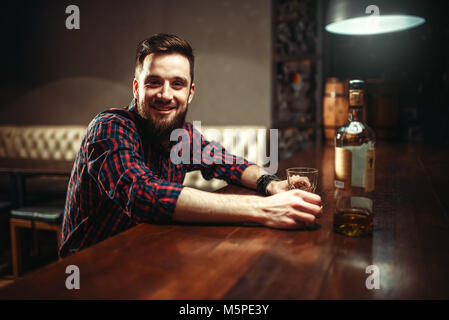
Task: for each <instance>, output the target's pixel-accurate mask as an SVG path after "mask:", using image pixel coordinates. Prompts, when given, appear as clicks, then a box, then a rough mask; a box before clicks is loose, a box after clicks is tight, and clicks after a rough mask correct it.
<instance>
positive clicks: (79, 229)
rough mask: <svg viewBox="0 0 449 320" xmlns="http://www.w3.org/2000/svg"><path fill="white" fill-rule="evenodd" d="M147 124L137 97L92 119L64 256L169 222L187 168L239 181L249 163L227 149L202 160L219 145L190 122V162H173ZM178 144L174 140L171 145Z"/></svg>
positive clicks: (75, 180)
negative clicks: (152, 140) (155, 146)
mask: <svg viewBox="0 0 449 320" xmlns="http://www.w3.org/2000/svg"><path fill="white" fill-rule="evenodd" d="M145 128H146V126H145V120H143V119H142V118H141V117H140V116H139V115H138V114H137V112H136V105H135V101H133V102H131V104H130V105H129V106H128V107H125V108H120V109H118V108H117V109H110V110H107V111H105V112H102V113H100V114H99V115H97V116H96V117H95V118H94V119H93V120H92V122H91V123H90V124H89V126H88V128H87V132H86V135H85V136H84V138H83V141H82V143H81V147H80V151H79V153H78V155H77V157H76V159H75V163H74V166H73V169H72V173H71V177H70V181H69V186H68V190H67V197H66V203H65V209H64V218H63V223H62V245H61V248H60V249H59V254H60V256H61V257H64V256H67V255H69V254H72V253H74V252H77V251H79V250H81V249H83V248H86V247H89V246H91V245H92V244H94V243H97V242H100V241H102V240H104V239H106V238H108V237H110V236H113V235H115V234H117V233H119V232H122V231H124V230H127V229H129V228H131V227H133V226H135V225H137V224H138V223H142V222H149V223H167V222H170V220H171V218H172V215H173V212H174V210H175V207H176V201H177V199H178V196H179V193H180V192H181V190H182V188H183V185H182V182H183V181H184V178H185V175H186V173H187V172H189V171H193V170H201V173H202V175H203V177H204V178H205V179H212V178H218V179H223V180H225V181H226V182H228V183H230V184H240V180H241V175H242V173H243V171H244V170H245V169H246V167H248V165H249V163H248V162H247V161H246V160H244V159H242V158H239V157H236V156H234V155H231V154H229V153H227V152H226V151H225V150H224V149H223V152H221V153H220V152H217V153H216V154H214V153H213V152H212V155H211V157H212V158H213V159H214V161H213V162H212V163H211V161H206V160H203V159H202V158H203V157H202V153H203V152H207V151H209V150H210V149H211V147H212V146H214V147H213V148H212V149H214V150H217V146H218V147H219V148H221V145H217V144H215V143H214V142H212V143H209V142H208V141H206V140H205V139H204V137H203V136H202V135H201V134H200V133H199V132H198V131H197V130H196V129H194V127H193V125H192V124H191V123H188V122H187V123H185V124H184V126H183V129H185V130H186V132H187V133H188V136H189V137H190V141H189V143H190V163H188V164H185V163H180V164H174V163H173V162H172V161H171V159H170V152H167V153H165V154H160V153H156V152H154V151H152V150H151V147H150V144H149V143H147V142H146V137H147V136H148V135H147V134H146V130H145ZM178 141H180V140H178ZM175 144H177V142H176V141H174V142H171V144H170V147H169V149H171V148H172V147H174V146H175ZM195 144H196V146H201V147H200V148H198V147H194V145H195ZM179 146H180V144H178V145H177V147H179ZM181 154H182V153H181ZM231 159H232V161H230V160H231ZM231 162H232V164H231ZM239 163H240V164H239ZM199 201H200V199H199Z"/></svg>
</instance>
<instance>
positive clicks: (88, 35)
mask: <svg viewBox="0 0 449 320" xmlns="http://www.w3.org/2000/svg"><path fill="white" fill-rule="evenodd" d="M71 4H75V5H77V6H78V7H79V9H80V18H81V19H80V22H81V23H80V29H79V30H68V29H66V27H65V21H66V18H67V17H68V16H69V14H66V13H65V9H66V7H67V6H69V5H71ZM2 6H3V7H2V10H0V11H1V18H2V19H1V20H2V21H1V36H2V42H3V43H2V67H1V68H2V71H1V72H2V77H1V88H0V94H1V96H2V99H1V102H0V123H13V124H15V123H21V124H87V123H88V122H89V121H90V120H91V119H92V117H93V116H94V115H95V114H97V113H98V112H101V111H103V110H104V109H106V108H108V107H120V106H124V105H127V104H128V103H129V102H130V101H131V99H132V91H131V84H132V80H133V65H134V54H135V48H136V45H137V43H138V42H139V41H140V40H142V39H144V38H146V37H148V36H150V35H152V34H155V33H159V32H168V33H175V34H177V35H179V36H181V37H183V38H185V39H186V40H188V41H189V42H190V43H191V45H192V47H193V48H194V50H195V53H196V70H195V79H196V87H197V92H196V95H195V97H194V99H193V102H192V104H191V106H190V110H189V114H188V120H202V121H203V122H205V123H206V124H209V125H215V124H230V125H238V124H254V125H270V101H271V99H270V92H271V91H270V88H271V80H270V79H271V78H270V67H271V60H270V58H271V57H270V52H271V51H270V50H271V46H270V30H271V29H270V28H271V13H270V0H246V1H239V0H228V1H209V0H195V1H183V0H152V1H148V0H132V1H118V0H95V1H94V0H77V1H68V0H60V1H50V0H39V1H35V0H34V1H33V0H25V1H9V2H5V3H4V4H2Z"/></svg>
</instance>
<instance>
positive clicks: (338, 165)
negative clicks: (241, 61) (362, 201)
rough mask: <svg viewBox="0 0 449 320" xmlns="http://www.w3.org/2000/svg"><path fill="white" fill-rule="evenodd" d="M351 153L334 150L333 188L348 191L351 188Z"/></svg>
mask: <svg viewBox="0 0 449 320" xmlns="http://www.w3.org/2000/svg"><path fill="white" fill-rule="evenodd" d="M351 166H352V155H351V151H350V150H348V149H346V148H341V147H336V148H335V182H334V184H335V187H336V188H339V189H348V188H349V187H350V186H351Z"/></svg>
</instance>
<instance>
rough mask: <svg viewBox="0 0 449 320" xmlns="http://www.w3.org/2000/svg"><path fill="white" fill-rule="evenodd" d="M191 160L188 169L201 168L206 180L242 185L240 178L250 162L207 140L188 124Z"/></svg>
mask: <svg viewBox="0 0 449 320" xmlns="http://www.w3.org/2000/svg"><path fill="white" fill-rule="evenodd" d="M189 131H190V133H191V142H192V145H191V150H192V151H191V159H190V160H191V161H190V163H191V164H192V165H191V166H190V167H189V168H188V171H192V170H201V175H202V176H203V177H204V179H206V180H210V179H212V178H216V179H221V180H225V181H226V182H227V183H229V184H237V185H242V183H241V179H242V174H243V171H245V169H246V168H247V167H248V166H250V163H249V162H248V161H247V160H246V159H244V158H243V157H239V156H236V155H233V154H231V153H229V152H227V151H226V150H225V148H224V147H223V146H222V145H221V144H220V143H218V142H216V141H208V140H206V138H205V137H204V136H203V135H202V134H201V133H200V132H199V131H198V130H197V129H195V128H194V127H193V125H191V124H190V126H189Z"/></svg>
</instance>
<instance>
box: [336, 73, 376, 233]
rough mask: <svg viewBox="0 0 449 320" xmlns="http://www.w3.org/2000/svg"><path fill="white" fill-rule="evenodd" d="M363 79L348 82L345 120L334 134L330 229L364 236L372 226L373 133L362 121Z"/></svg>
mask: <svg viewBox="0 0 449 320" xmlns="http://www.w3.org/2000/svg"><path fill="white" fill-rule="evenodd" d="M363 105H364V81H363V80H351V81H350V82H349V115H348V122H347V123H346V124H345V125H344V126H342V127H340V128H339V129H338V130H337V132H336V134H335V181H334V186H335V195H336V201H337V203H336V212H335V215H334V230H335V231H336V232H339V233H342V234H344V235H347V236H352V237H357V236H366V235H370V234H371V233H372V229H373V198H372V192H373V191H374V173H375V135H374V131H373V130H372V129H371V128H370V127H368V126H367V125H366V124H365V123H364V121H363Z"/></svg>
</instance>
